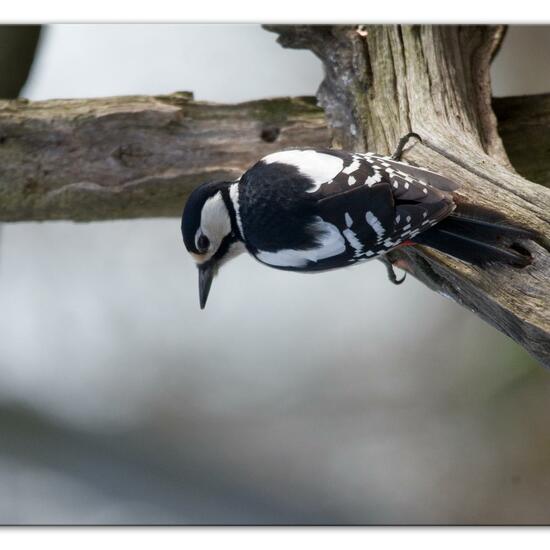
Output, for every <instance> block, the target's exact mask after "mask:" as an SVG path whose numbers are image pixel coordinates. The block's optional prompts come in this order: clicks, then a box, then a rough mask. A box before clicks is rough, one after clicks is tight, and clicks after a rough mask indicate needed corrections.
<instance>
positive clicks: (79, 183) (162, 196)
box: [0, 93, 550, 221]
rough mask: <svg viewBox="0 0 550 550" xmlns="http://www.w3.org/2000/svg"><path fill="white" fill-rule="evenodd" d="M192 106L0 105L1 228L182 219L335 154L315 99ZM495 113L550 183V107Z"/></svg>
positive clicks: (139, 102)
mask: <svg viewBox="0 0 550 550" xmlns="http://www.w3.org/2000/svg"><path fill="white" fill-rule="evenodd" d="M191 98H192V96H191V94H189V93H179V94H175V95H172V96H165V97H138V96H136V97H118V98H101V99H87V100H52V101H41V102H28V101H24V100H18V101H0V196H1V197H2V200H1V201H0V221H30V220H52V219H71V220H81V221H84V220H102V219H112V218H121V217H124V218H133V217H143V216H148V217H153V216H176V215H179V214H180V213H181V207H182V204H183V202H184V200H185V198H186V196H187V194H188V193H189V192H190V191H191V190H192V189H193V188H194V187H195V186H196V185H197V184H198V183H200V182H201V181H203V180H207V179H214V178H220V179H223V178H228V179H232V178H235V177H238V176H239V175H240V173H242V171H243V170H245V169H246V168H247V167H248V166H249V165H250V164H251V163H253V162H254V161H255V160H257V159H258V158H260V157H261V156H263V155H265V154H268V153H269V152H272V151H274V150H280V149H284V148H286V147H292V146H299V147H327V146H329V145H330V135H329V130H328V128H327V123H326V119H325V115H324V112H323V110H322V109H320V108H318V107H316V106H315V103H316V100H315V99H314V98H311V97H310V98H294V99H290V98H280V99H268V100H262V101H256V102H250V103H243V104H240V105H215V104H208V103H198V102H194V101H192V99H191ZM494 104H495V106H496V112H497V114H498V116H499V128H500V129H501V135H502V137H503V140H504V143H505V145H506V150H507V151H508V152H509V153H510V156H511V158H512V161H513V164H514V166H515V167H516V168H517V169H518V171H519V172H520V173H522V174H523V175H525V176H531V177H532V179H533V180H536V181H541V182H543V183H544V182H549V181H550V156H549V155H546V154H542V153H543V152H544V153H545V151H544V150H543V149H544V148H545V147H546V146H545V145H544V144H545V143H546V141H545V139H546V138H545V136H548V134H549V132H548V127H550V119H549V118H550V117H549V116H548V113H549V111H550V95H549V96H532V97H529V96H527V97H521V98H501V99H495V100H494ZM341 128H343V126H341ZM342 131H344V130H342ZM536 152H540V153H541V154H540V157H538V158H535V155H536ZM523 156H525V157H526V158H529V159H531V161H529V162H523V161H522V160H523Z"/></svg>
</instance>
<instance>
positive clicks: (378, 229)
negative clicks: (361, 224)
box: [365, 211, 386, 237]
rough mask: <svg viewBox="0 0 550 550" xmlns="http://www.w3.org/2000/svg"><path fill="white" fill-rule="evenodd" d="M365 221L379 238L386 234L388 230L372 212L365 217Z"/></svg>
mask: <svg viewBox="0 0 550 550" xmlns="http://www.w3.org/2000/svg"><path fill="white" fill-rule="evenodd" d="M365 219H366V220H367V223H368V224H369V225H370V226H371V227H372V228H373V229H374V232H375V233H376V234H377V235H378V236H379V237H381V236H382V235H383V234H384V233H385V232H386V230H385V229H384V227H383V226H382V224H381V223H380V220H379V219H378V218H377V217H376V216H375V215H374V214H373V213H372V212H370V211H369V212H367V213H366V215H365Z"/></svg>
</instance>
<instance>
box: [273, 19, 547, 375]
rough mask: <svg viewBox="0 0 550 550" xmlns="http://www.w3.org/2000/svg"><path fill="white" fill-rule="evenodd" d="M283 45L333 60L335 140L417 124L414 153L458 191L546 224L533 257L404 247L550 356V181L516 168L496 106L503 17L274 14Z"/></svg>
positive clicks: (379, 145) (376, 137)
mask: <svg viewBox="0 0 550 550" xmlns="http://www.w3.org/2000/svg"><path fill="white" fill-rule="evenodd" d="M270 30H274V31H275V32H277V33H279V35H280V37H279V41H280V43H281V44H282V45H283V46H286V47H293V48H309V49H311V50H312V51H313V52H314V53H315V54H316V55H317V56H318V57H319V58H320V59H321V60H322V61H323V63H324V66H325V72H326V78H325V80H324V82H323V83H322V85H321V88H320V90H319V93H318V98H319V101H320V104H321V106H322V107H323V108H324V110H325V113H326V115H327V118H328V121H329V124H330V125H331V126H332V128H333V136H334V141H335V145H337V146H341V147H343V148H345V149H349V150H355V151H364V150H367V149H368V150H371V151H377V152H380V153H388V152H390V151H391V150H392V148H393V147H394V146H395V144H396V143H397V141H398V139H399V137H400V136H402V135H404V134H405V133H407V132H410V131H414V132H417V133H419V134H420V135H421V136H422V137H423V138H424V144H423V145H419V146H416V147H414V148H412V149H411V150H410V151H409V152H408V154H407V155H406V157H407V159H408V160H410V161H412V162H415V163H417V164H419V165H422V166H426V167H429V168H431V169H432V170H434V171H436V172H441V173H443V174H446V175H448V176H449V177H450V178H452V179H453V180H455V181H457V182H460V183H461V184H462V187H461V189H460V190H459V193H458V195H459V198H461V199H462V200H464V201H468V202H473V203H475V204H478V205H484V206H490V207H492V208H496V209H497V210H499V211H501V212H503V213H505V214H506V215H507V216H508V217H509V218H510V219H511V220H514V221H516V222H517V223H519V224H521V225H525V226H527V227H530V228H532V229H533V230H535V231H537V232H538V233H539V234H540V239H538V243H534V242H531V243H529V244H527V245H526V246H527V247H528V248H529V250H530V251H531V253H532V254H533V257H534V262H533V265H531V266H529V267H527V268H525V269H522V270H520V269H514V268H504V267H496V266H495V267H493V268H489V269H479V268H476V267H473V266H470V265H468V264H465V263H462V262H460V261H458V260H454V259H452V258H450V257H449V256H445V255H444V254H440V253H438V252H434V251H433V250H429V249H420V250H418V251H410V252H405V251H403V252H398V253H395V255H394V256H395V259H396V260H399V261H400V264H401V265H402V266H403V267H405V268H406V269H407V270H408V271H410V272H411V273H412V274H414V276H415V277H417V278H418V279H419V280H421V281H422V282H424V283H425V284H426V285H428V286H430V287H431V288H432V289H434V290H436V291H438V292H439V293H441V294H443V295H445V296H448V297H450V298H451V299H453V300H454V301H456V302H458V303H460V304H462V305H463V306H465V307H467V308H468V309H470V310H472V311H474V312H475V313H477V314H478V315H480V316H481V317H482V318H484V319H485V320H487V321H488V322H489V323H491V324H493V325H494V326H496V327H497V328H498V329H500V330H501V331H503V332H504V333H506V334H508V335H509V336H511V337H512V338H514V339H515V340H516V341H517V342H519V343H520V344H521V345H522V346H523V347H525V348H526V349H527V350H528V351H529V352H531V353H532V354H533V355H534V356H535V357H537V358H538V359H539V360H540V361H541V362H543V363H545V364H547V365H550V254H549V253H548V249H549V248H550V190H548V189H546V188H544V187H542V186H540V185H537V184H535V183H531V182H529V181H527V180H525V179H523V178H522V177H520V176H518V175H517V174H516V173H515V172H514V171H513V169H512V168H511V165H510V163H509V161H508V158H507V155H506V153H505V150H504V147H503V145H502V142H501V139H500V136H499V134H498V130H497V120H496V117H495V115H494V112H493V110H492V107H491V84H490V76H489V67H490V62H491V60H492V57H493V55H494V53H495V51H496V49H497V48H498V46H499V44H500V42H501V39H502V36H503V28H502V27H498V26H493V27H481V26H330V27H329V26H275V27H270Z"/></svg>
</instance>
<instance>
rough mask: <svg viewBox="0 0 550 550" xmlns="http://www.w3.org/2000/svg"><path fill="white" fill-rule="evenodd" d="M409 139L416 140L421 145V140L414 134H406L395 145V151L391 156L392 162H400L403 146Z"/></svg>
mask: <svg viewBox="0 0 550 550" xmlns="http://www.w3.org/2000/svg"><path fill="white" fill-rule="evenodd" d="M411 138H416V139H417V140H418V141H419V142H420V143H422V138H421V137H420V136H419V135H418V134H416V133H415V132H409V133H408V134H406V135H404V136H403V137H402V138H401V139H400V140H399V143H398V144H397V149H396V150H395V152H394V153H393V155H392V156H391V158H392V160H397V161H399V160H401V155H402V154H403V150H404V149H405V145H407V143H408V141H409V140H410V139H411Z"/></svg>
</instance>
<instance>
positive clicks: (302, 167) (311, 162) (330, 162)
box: [262, 150, 344, 193]
mask: <svg viewBox="0 0 550 550" xmlns="http://www.w3.org/2000/svg"><path fill="white" fill-rule="evenodd" d="M262 162H264V163H265V164H272V163H273V162H281V163H283V164H290V165H291V166H295V167H296V168H298V171H299V172H300V174H302V175H303V176H306V177H307V178H309V179H310V180H311V181H312V184H313V187H312V188H311V189H308V193H315V192H316V191H318V190H319V188H320V187H321V185H323V184H324V183H329V182H330V181H332V180H333V179H334V178H335V177H336V176H337V175H338V174H339V173H340V172H341V171H342V169H343V167H344V161H343V160H342V159H341V158H338V157H336V156H333V155H327V154H326V153H318V152H317V151H302V150H294V151H280V152H279V153H272V154H271V155H267V157H264V158H263V159H262Z"/></svg>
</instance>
